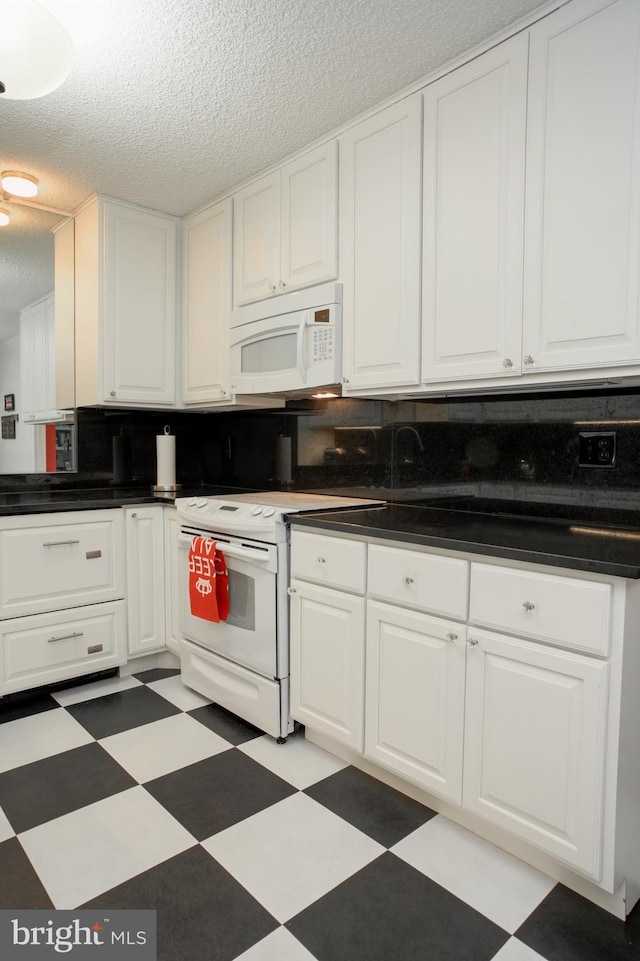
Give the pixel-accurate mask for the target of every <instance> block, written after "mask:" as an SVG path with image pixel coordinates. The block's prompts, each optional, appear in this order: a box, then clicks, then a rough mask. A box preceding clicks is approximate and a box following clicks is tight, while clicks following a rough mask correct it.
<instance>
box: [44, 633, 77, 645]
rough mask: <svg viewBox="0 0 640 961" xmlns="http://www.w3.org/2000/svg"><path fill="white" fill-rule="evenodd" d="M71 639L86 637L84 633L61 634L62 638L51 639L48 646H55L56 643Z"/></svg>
mask: <svg viewBox="0 0 640 961" xmlns="http://www.w3.org/2000/svg"><path fill="white" fill-rule="evenodd" d="M71 637H84V631H73V633H71V634H61V635H60V637H50V638H49V640H48V641H47V644H54V643H55V642H56V641H66V640H68V639H69V638H71Z"/></svg>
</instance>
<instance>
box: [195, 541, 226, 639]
mask: <svg viewBox="0 0 640 961" xmlns="http://www.w3.org/2000/svg"><path fill="white" fill-rule="evenodd" d="M189 604H190V607H191V613H192V615H193V616H194V617H201V618H203V620H205V621H214V622H215V623H216V624H217V623H218V622H219V620H220V615H219V614H218V600H217V595H216V542H215V541H214V540H212V539H211V538H210V537H194V538H193V540H192V541H191V547H190V548H189Z"/></svg>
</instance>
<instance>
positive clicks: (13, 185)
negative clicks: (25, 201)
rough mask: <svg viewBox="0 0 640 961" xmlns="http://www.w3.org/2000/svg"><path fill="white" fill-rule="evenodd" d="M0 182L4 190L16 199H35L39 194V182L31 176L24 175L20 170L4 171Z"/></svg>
mask: <svg viewBox="0 0 640 961" xmlns="http://www.w3.org/2000/svg"><path fill="white" fill-rule="evenodd" d="M0 180H1V182H2V189H3V190H6V192H7V193H8V194H12V195H13V196H14V197H35V196H36V195H37V193H38V181H37V180H36V178H35V177H32V176H31V174H23V173H20V171H19V170H4V171H3V172H2V175H1V177H0Z"/></svg>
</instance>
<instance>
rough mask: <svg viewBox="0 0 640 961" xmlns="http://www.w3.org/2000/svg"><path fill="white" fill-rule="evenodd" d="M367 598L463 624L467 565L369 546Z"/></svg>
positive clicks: (425, 555)
mask: <svg viewBox="0 0 640 961" xmlns="http://www.w3.org/2000/svg"><path fill="white" fill-rule="evenodd" d="M369 594H370V595H371V596H372V597H377V598H380V600H384V601H392V602H394V603H396V604H402V605H404V606H406V607H413V608H415V609H417V610H421V611H430V612H431V613H433V614H443V615H445V616H447V617H455V618H458V619H459V620H465V619H466V616H467V599H468V595H469V563H468V561H464V560H459V559H458V558H455V557H441V556H440V555H437V554H424V553H422V552H418V551H407V550H403V549H401V548H396V547H382V546H379V545H377V544H371V545H369Z"/></svg>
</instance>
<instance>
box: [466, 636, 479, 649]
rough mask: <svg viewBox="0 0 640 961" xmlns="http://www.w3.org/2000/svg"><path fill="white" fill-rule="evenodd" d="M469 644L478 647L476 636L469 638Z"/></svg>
mask: <svg viewBox="0 0 640 961" xmlns="http://www.w3.org/2000/svg"><path fill="white" fill-rule="evenodd" d="M467 644H468V645H469V647H477V646H478V639H477V638H476V637H470V638H469V640H468V641H467Z"/></svg>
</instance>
